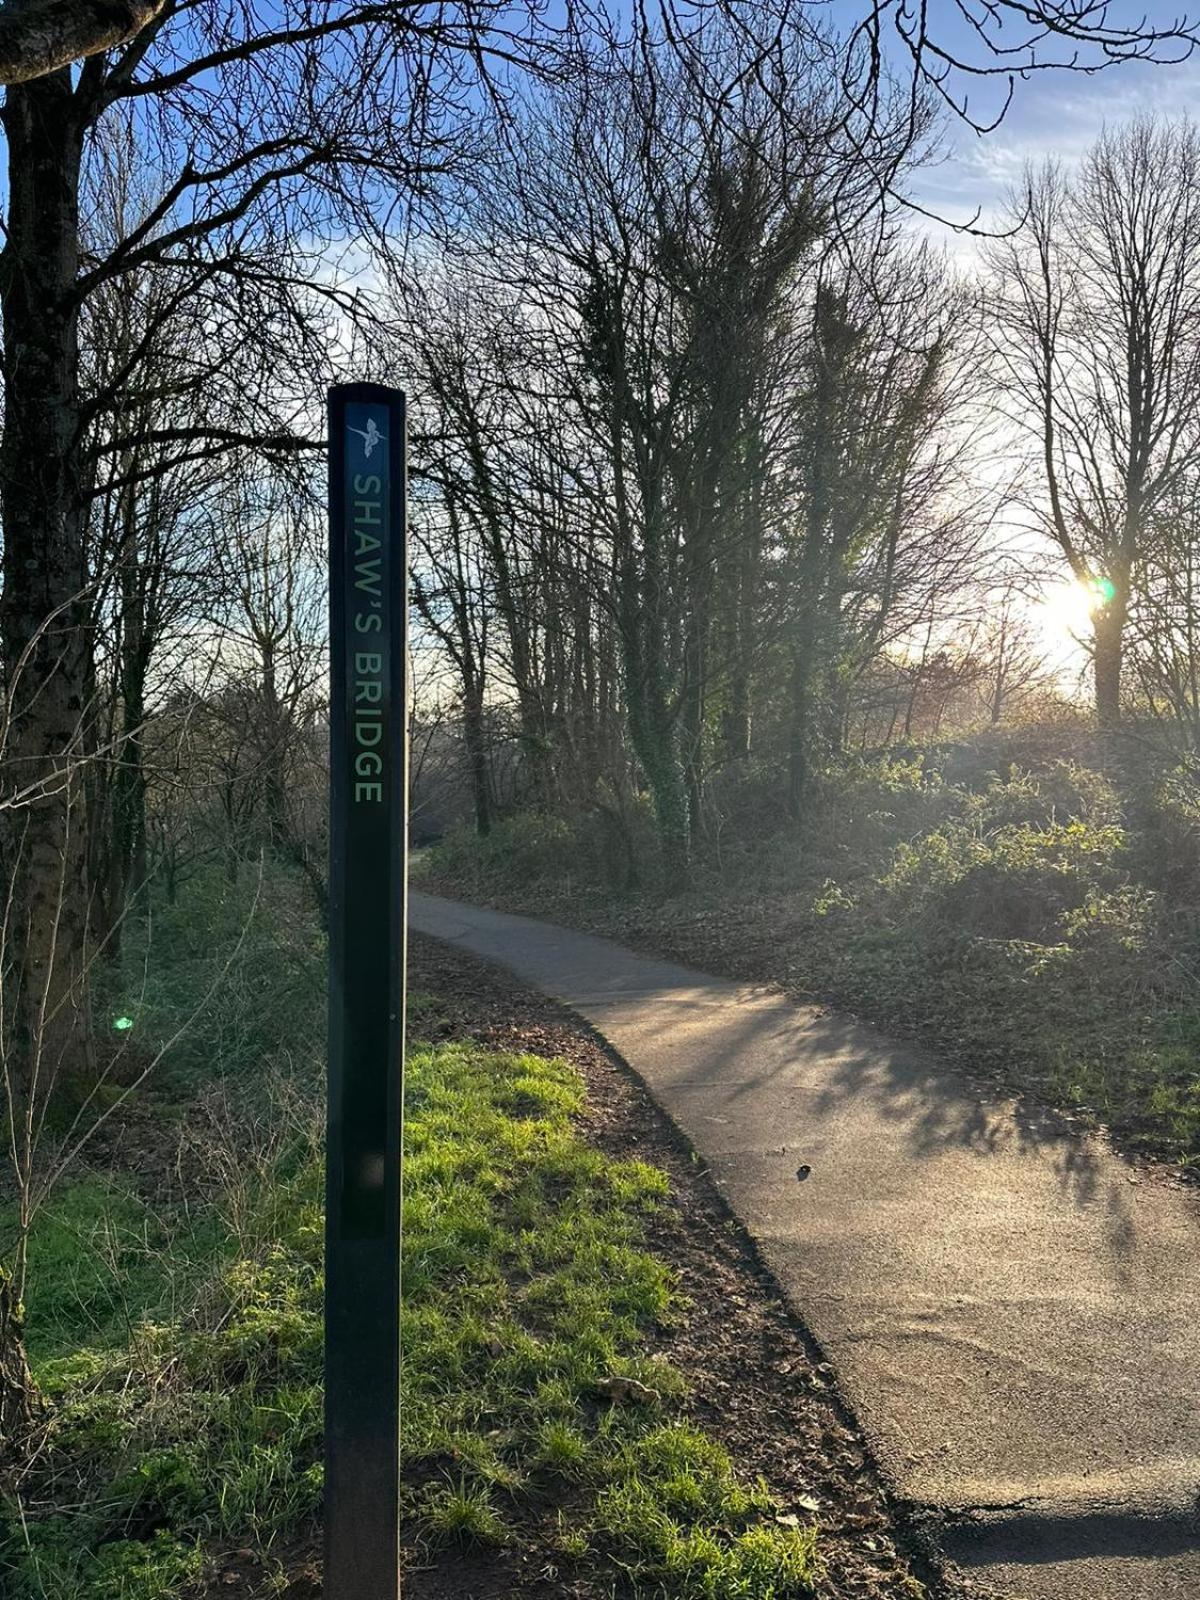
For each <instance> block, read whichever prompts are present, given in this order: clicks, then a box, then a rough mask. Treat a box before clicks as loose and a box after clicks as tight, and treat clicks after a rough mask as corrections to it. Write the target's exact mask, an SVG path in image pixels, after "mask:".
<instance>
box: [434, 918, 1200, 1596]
mask: <svg viewBox="0 0 1200 1600" xmlns="http://www.w3.org/2000/svg"><path fill="white" fill-rule="evenodd" d="M409 920H410V925H411V926H412V927H414V928H415V929H417V930H419V931H420V932H422V933H428V934H433V935H435V936H437V937H439V938H441V939H446V940H451V941H453V942H454V943H456V944H460V945H462V946H463V947H464V948H466V949H468V950H471V951H473V952H474V953H475V954H477V955H479V956H482V957H485V958H487V959H490V960H493V961H497V962H500V963H503V964H504V965H506V966H508V967H509V968H511V969H512V970H513V971H514V972H516V973H517V974H518V975H519V976H520V977H521V978H523V979H525V980H526V981H527V982H530V983H532V984H534V985H536V986H537V987H540V988H542V989H543V990H545V991H546V992H547V993H549V994H552V995H554V996H555V997H557V998H558V999H560V1000H562V1001H564V1002H565V1003H566V1004H567V1005H569V1006H571V1007H572V1008H573V1009H574V1010H575V1011H577V1012H578V1013H580V1015H582V1016H583V1017H585V1018H586V1019H587V1020H588V1021H589V1022H590V1023H592V1025H593V1026H594V1027H595V1028H596V1029H597V1030H598V1031H599V1032H600V1033H601V1034H602V1035H603V1036H604V1037H605V1038H606V1039H607V1040H608V1041H609V1042H610V1043H611V1044H612V1046H613V1047H614V1049H616V1050H617V1051H618V1052H619V1053H620V1054H621V1055H622V1056H623V1057H624V1058H625V1060H626V1061H628V1062H629V1064H630V1065H631V1066H632V1067H633V1068H634V1070H635V1071H636V1072H637V1073H638V1074H639V1075H640V1076H641V1078H642V1079H643V1080H644V1081H645V1083H646V1084H647V1085H648V1087H649V1088H650V1090H651V1091H652V1093H653V1094H654V1096H655V1098H656V1099H657V1100H658V1102H659V1103H660V1105H662V1106H663V1108H664V1109H665V1110H666V1111H667V1112H668V1113H669V1114H670V1116H671V1117H672V1118H673V1119H674V1120H675V1122H676V1123H677V1124H678V1126H679V1127H680V1128H682V1129H683V1131H684V1132H685V1134H686V1135H687V1136H688V1138H689V1139H690V1140H691V1141H692V1143H693V1145H694V1146H695V1148H696V1149H697V1151H698V1152H699V1153H700V1155H701V1156H702V1157H703V1158H704V1159H705V1160H706V1161H707V1162H708V1165H709V1167H710V1168H711V1170H712V1172H713V1174H714V1176H715V1178H716V1180H717V1182H718V1183H719V1184H720V1185H721V1187H722V1189H723V1191H724V1192H725V1194H726V1196H727V1197H728V1200H729V1202H730V1204H731V1206H732V1207H733V1209H734V1211H735V1212H736V1213H737V1214H738V1216H739V1217H740V1218H741V1220H742V1221H743V1222H744V1223H745V1225H746V1227H747V1228H748V1229H749V1231H750V1233H751V1234H752V1235H753V1236H754V1238H755V1239H756V1241H757V1242H758V1245H759V1248H760V1250H761V1252H762V1255H763V1257H764V1259H765V1260H766V1262H767V1263H768V1264H769V1266H770V1267H771V1269H772V1270H773V1272H774V1273H775V1276H776V1278H777V1279H778V1281H779V1283H780V1285H781V1286H782V1287H783V1289H784V1290H785V1291H786V1293H787V1294H788V1296H789V1297H790V1298H791V1300H792V1301H793V1303H794V1304H795V1306H796V1307H797V1309H798V1310H799V1311H800V1312H801V1313H802V1315H803V1316H804V1319H805V1320H806V1322H807V1323H808V1325H809V1327H810V1328H811V1329H812V1330H813V1332H814V1333H815V1334H816V1336H817V1337H818V1338H819V1339H820V1340H821V1342H822V1344H823V1345H824V1346H825V1348H826V1350H827V1351H828V1353H829V1356H830V1359H831V1360H833V1361H834V1362H835V1363H836V1365H837V1368H838V1371H839V1373H840V1375H841V1381H842V1385H843V1388H844V1390H845V1392H846V1395H847V1397H848V1399H850V1401H851V1402H852V1403H853V1405H854V1406H855V1408H856V1410H857V1412H858V1415H859V1417H860V1419H861V1421H862V1423H863V1426H864V1428H865V1429H866V1431H867V1434H868V1436H869V1437H870V1439H871V1442H872V1445H873V1447H874V1449H875V1452H876V1455H877V1458H878V1460H879V1461H880V1464H881V1466H882V1467H883V1470H884V1472H885V1474H886V1475H887V1477H888V1478H889V1480H890V1482H891V1484H892V1487H893V1489H894V1490H895V1492H896V1493H897V1494H898V1495H900V1496H901V1497H902V1498H903V1499H905V1500H907V1501H909V1502H912V1503H913V1504H914V1505H915V1506H917V1507H918V1508H922V1509H924V1508H927V1509H928V1512H929V1514H930V1517H931V1519H933V1521H934V1523H935V1525H937V1526H938V1527H939V1528H940V1529H941V1532H940V1535H939V1539H940V1543H941V1544H942V1547H943V1549H944V1550H945V1551H946V1553H947V1554H948V1555H950V1556H951V1557H952V1558H953V1559H954V1560H955V1561H957V1562H958V1563H960V1565H961V1566H962V1567H963V1568H964V1569H966V1570H967V1571H968V1572H971V1573H973V1574H974V1575H975V1576H976V1577H978V1578H979V1579H980V1580H982V1581H983V1582H985V1583H986V1584H990V1585H994V1586H995V1587H996V1588H997V1589H1000V1590H1001V1591H1002V1592H1003V1593H1004V1594H1005V1595H1013V1596H1023V1597H1026V1600H1169V1597H1174V1596H1186V1597H1188V1600H1197V1597H1200V1520H1198V1519H1197V1516H1196V1510H1197V1494H1198V1491H1200V1207H1198V1206H1197V1204H1196V1201H1195V1199H1194V1197H1193V1196H1192V1195H1190V1194H1188V1193H1186V1192H1181V1191H1180V1190H1179V1189H1177V1188H1176V1187H1174V1186H1173V1185H1172V1183H1171V1182H1170V1181H1169V1180H1168V1179H1167V1178H1165V1177H1159V1176H1157V1175H1153V1174H1146V1173H1144V1172H1142V1171H1140V1170H1136V1169H1134V1168H1133V1167H1131V1166H1129V1165H1128V1164H1127V1163H1125V1162H1124V1161H1123V1160H1122V1159H1121V1158H1120V1157H1119V1156H1117V1155H1115V1154H1114V1153H1113V1152H1112V1151H1111V1150H1110V1149H1109V1148H1108V1147H1107V1146H1106V1145H1105V1144H1104V1143H1103V1142H1102V1141H1100V1140H1098V1139H1095V1138H1092V1137H1078V1138H1075V1137H1064V1136H1062V1135H1061V1134H1059V1133H1056V1132H1055V1131H1053V1128H1052V1126H1051V1124H1050V1123H1049V1121H1046V1122H1042V1121H1040V1120H1039V1119H1038V1118H1037V1117H1034V1116H1030V1115H1028V1114H1024V1113H1021V1112H1020V1111H1018V1110H1017V1109H1015V1108H1014V1107H1013V1106H1012V1105H1009V1104H1006V1103H1001V1102H994V1103H981V1102H980V1100H979V1099H978V1098H977V1097H976V1095H974V1094H973V1093H972V1092H971V1091H970V1090H969V1089H967V1088H966V1087H965V1086H964V1084H963V1083H962V1082H961V1081H960V1080H958V1079H957V1078H956V1077H955V1075H954V1074H953V1072H951V1071H950V1070H948V1069H947V1068H946V1067H945V1066H942V1065H939V1064H938V1063H937V1062H934V1061H931V1060H930V1059H929V1058H927V1057H924V1056H922V1055H921V1054H920V1053H919V1052H917V1051H914V1050H910V1049H906V1048H900V1047H898V1046H897V1045H895V1044H894V1043H892V1042H890V1041H889V1040H888V1039H886V1038H884V1037H883V1036H881V1035H880V1034H878V1033H876V1032H875V1031H874V1030H873V1029H871V1028H868V1027H866V1026H863V1025H861V1024H859V1023H857V1022H852V1021H848V1020H846V1019H842V1018H837V1017H831V1016H829V1015H826V1014H823V1013H821V1012H818V1011H815V1010H812V1009H809V1008H805V1007H801V1006H797V1005H795V1004H793V1003H792V1002H790V1001H788V1000H786V999H783V998H781V997H780V996H779V995H778V994H776V993H774V992H772V991H770V990H767V989H758V988H752V987H748V986H746V985H743V984H737V983H732V982H728V981H725V980H723V979H719V978H712V977H708V976H706V975H705V974H703V973H699V972H692V971H689V970H688V969H687V968H684V967H679V966H675V965H673V964H672V963H669V962H666V961H659V960H655V959H653V958H651V957H648V956H644V955H638V954H635V953H634V952H632V951H630V950H626V949H623V948H622V947H621V946H619V945H616V944H613V943H611V942H610V941H608V940H604V939H598V938H593V937H591V936H589V935H587V934H582V933H575V932H572V931H569V930H567V929H564V928H558V927H553V926H551V925H550V924H548V923H542V922H535V921H531V920H529V919H528V918H524V917H515V916H507V915H503V914H501V913H499V912H495V911H487V910H483V909H481V908H477V907H475V906H468V905H464V904H460V903H457V902H450V901H446V900H439V899H435V898H433V897H431V896H429V895H423V894H413V895H412V896H411V899H410V911H409ZM802 1165H808V1166H810V1167H811V1169H812V1171H811V1175H810V1176H809V1177H808V1178H807V1180H806V1181H803V1182H800V1181H798V1180H797V1176H796V1174H797V1170H798V1168H799V1167H800V1166H802Z"/></svg>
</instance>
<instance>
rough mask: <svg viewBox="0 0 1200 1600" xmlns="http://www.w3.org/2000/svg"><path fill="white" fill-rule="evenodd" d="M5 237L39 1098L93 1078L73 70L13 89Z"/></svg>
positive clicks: (24, 1035)
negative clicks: (84, 763)
mask: <svg viewBox="0 0 1200 1600" xmlns="http://www.w3.org/2000/svg"><path fill="white" fill-rule="evenodd" d="M3 118H4V125H5V129H6V133H7V137H8V157H9V166H8V186H9V214H8V229H9V231H8V241H7V243H6V245H5V248H4V252H3V257H2V258H0V281H2V283H3V289H4V296H3V299H4V310H3V323H4V358H5V370H6V373H7V377H8V385H7V394H6V399H5V403H6V414H5V427H4V436H3V443H2V445H0V513H2V516H3V524H4V567H3V571H4V592H3V602H2V605H0V651H2V655H3V668H4V680H5V689H6V693H7V699H8V706H9V714H10V717H11V722H10V726H9V729H8V739H7V744H6V748H5V750H4V766H5V772H4V784H3V786H4V789H5V791H6V793H7V794H8V795H9V796H13V795H18V794H21V793H22V792H23V791H27V790H28V789H29V786H31V785H32V786H33V790H34V792H33V793H32V794H31V795H30V796H29V798H28V800H27V801H25V802H24V803H21V804H19V805H18V806H17V807H16V808H15V809H13V810H11V811H10V812H9V813H8V817H7V826H6V828H5V831H4V849H5V857H6V860H5V863H4V864H5V867H6V869H7V873H8V874H9V875H10V881H11V883H12V886H13V918H12V922H11V923H10V927H9V948H8V950H7V951H6V952H5V954H6V956H7V957H8V958H9V961H8V966H9V972H8V978H9V980H10V982H11V984H12V989H11V1005H10V1007H9V1017H10V1018H11V1031H10V1035H9V1037H8V1038H7V1039H6V1040H5V1041H4V1044H5V1046H6V1048H7V1049H8V1050H9V1052H10V1061H12V1063H13V1064H14V1066H15V1069H16V1077H17V1081H18V1083H23V1084H24V1085H25V1086H26V1088H27V1089H29V1090H31V1091H33V1092H36V1093H37V1094H38V1096H39V1098H40V1097H41V1096H42V1095H44V1094H46V1093H48V1092H49V1091H50V1089H51V1088H52V1087H53V1086H54V1085H55V1083H62V1082H64V1081H65V1080H69V1079H72V1078H74V1079H77V1080H79V1081H80V1082H82V1081H84V1080H85V1079H86V1078H87V1077H89V1076H90V1071H91V1049H90V1045H91V1026H90V1017H89V1004H88V982H87V967H88V888H87V874H86V843H87V840H86V828H85V824H84V815H83V810H84V808H83V781H82V772H81V770H80V765H81V761H82V758H83V755H84V753H85V750H86V739H85V734H86V729H85V716H86V712H87V699H88V693H87V689H88V684H89V681H90V674H89V670H88V662H89V652H90V636H89V630H88V608H87V606H86V605H85V603H84V589H85V584H86V577H85V570H84V494H83V482H82V463H81V456H80V405H79V373H78V329H77V306H76V300H75V279H76V274H77V269H78V235H79V202H78V194H79V169H80V157H81V150H82V130H81V128H80V125H79V118H78V115H77V112H76V109H75V106H74V104H73V98H72V87H71V73H70V70H69V69H68V70H65V71H63V72H58V73H54V74H53V75H51V76H50V77H47V78H43V79H40V80H37V81H35V82H31V83H27V84H22V85H19V86H15V87H11V88H10V89H9V90H8V96H7V100H6V103H5V106H4V110H3Z"/></svg>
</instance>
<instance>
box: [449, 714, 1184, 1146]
mask: <svg viewBox="0 0 1200 1600" xmlns="http://www.w3.org/2000/svg"><path fill="white" fill-rule="evenodd" d="M1198 794H1200V788H1198V787H1197V783H1196V777H1195V774H1194V772H1193V771H1192V770H1191V769H1190V768H1188V767H1178V766H1175V765H1173V764H1172V762H1171V761H1170V760H1168V759H1166V758H1164V757H1162V756H1160V755H1158V754H1157V753H1155V752H1154V751H1153V750H1150V751H1149V752H1147V750H1146V749H1144V748H1142V747H1140V746H1139V747H1136V748H1134V747H1130V748H1127V749H1126V750H1125V752H1124V753H1123V755H1122V757H1121V759H1120V760H1119V761H1114V760H1112V759H1106V760H1105V761H1104V762H1103V763H1101V761H1100V759H1099V756H1098V754H1097V752H1096V750H1095V748H1094V747H1093V746H1092V744H1091V742H1090V741H1089V740H1088V739H1087V738H1086V737H1084V736H1082V735H1079V734H1075V735H1071V736H1070V737H1068V735H1067V734H1065V733H1064V732H1063V730H1061V729H1046V730H1026V731H1024V732H1020V733H1015V734H1005V735H993V736H989V737H985V738H980V739H977V740H973V741H967V742H962V743H958V744H946V745H940V746H937V747H931V748H928V749H924V750H914V751H909V752H906V753H903V754H891V755H888V756H884V757H881V758H878V759H872V760H857V761H847V762H845V763H843V764H842V765H840V766H838V767H837V768H835V769H831V770H829V771H827V772H825V773H823V774H821V776H820V777H819V778H818V780H817V781H816V783H815V784H814V787H813V791H812V793H811V796H810V800H809V805H808V809H807V812H806V815H805V818H804V821H803V822H802V823H801V824H799V825H792V824H788V823H786V822H785V821H784V820H783V819H781V817H780V815H779V812H778V807H777V806H775V805H773V804H772V802H771V790H770V788H769V786H768V785H767V784H766V783H765V781H764V782H760V781H759V780H757V779H756V778H755V777H754V776H753V775H751V776H749V777H746V778H745V779H743V780H742V781H741V782H740V784H738V785H736V786H731V785H726V787H725V788H724V790H723V791H721V792H719V793H718V794H717V795H715V797H714V807H713V814H712V817H711V818H710V826H709V831H708V834H707V835H706V837H705V839H704V840H703V841H701V846H700V850H699V855H698V861H697V866H696V871H695V877H694V882H693V884H692V886H691V888H690V889H689V891H688V892H687V893H686V894H683V895H677V896H675V897H672V898H668V897H664V896H663V895H662V894H660V893H658V892H657V891H656V888H655V885H654V878H653V862H652V856H651V854H650V852H649V849H648V834H647V832H646V830H645V823H644V819H642V820H641V821H635V824H634V827H633V828H632V829H631V830H630V832H631V838H632V839H633V841H634V843H635V844H636V846H637V849H638V852H639V853H640V860H641V865H640V877H641V886H640V887H635V888H633V889H623V890H620V891H617V890H615V889H614V888H613V887H612V882H611V877H610V875H609V874H608V872H607V871H606V865H607V864H606V858H605V854H604V851H603V849H602V848H601V845H600V841H601V839H602V837H603V834H602V833H601V831H600V830H599V829H598V828H597V826H596V823H595V821H594V819H591V818H587V817H583V818H579V819H575V820H573V821H564V820H559V819H549V818H540V819H530V818H514V819H512V820H511V821H510V822H508V823H506V824H502V825H501V827H500V828H498V829H497V830H495V831H494V832H493V834H492V836H491V837H490V838H489V839H487V840H485V841H475V840H473V839H471V838H470V837H469V836H468V835H466V834H459V835H456V836H453V837H451V838H449V839H448V840H446V841H445V842H444V843H443V844H441V845H439V846H438V847H436V848H435V849H434V850H433V851H432V852H431V853H430V855H429V858H428V863H427V866H426V868H425V873H426V878H425V881H426V882H427V883H428V884H429V886H430V887H433V888H441V889H443V890H445V891H446V892H449V893H453V894H460V895H463V896H464V897H466V898H478V899H481V900H485V901H490V902H492V903H496V904H503V905H508V906H511V907H513V908H516V909H522V910H526V911H531V912H535V913H536V912H541V913H543V914H546V915H550V916H558V917H560V918H561V919H564V920H569V921H575V922H578V923H582V924H585V925H587V926H589V927H592V928H595V929H597V930H599V931H604V932H608V933H611V934H612V935H614V936H616V937H620V938H624V939H625V940H626V941H631V942H634V943H640V944H642V945H644V946H646V947H649V948H654V949H657V950H661V951H664V952H668V953H673V954H675V955H677V956H679V957H681V958H682V959H685V960H687V961H690V962H692V963H694V964H696V965H700V966H705V967H708V968H709V969H711V970H714V971H717V972H727V973H730V974H732V975H734V976H738V977H746V978H752V979H757V980H760V981H761V980H767V981H774V982H777V983H779V984H781V985H783V986H784V987H785V988H787V989H788V990H789V991H790V992H792V993H793V994H795V995H797V996H798V997H800V998H803V999H815V1000H819V1001H823V1002H828V1003H832V1004H834V1005H836V1006H839V1007H842V1008H845V1009H848V1010H851V1011H854V1012H856V1013H858V1014H861V1015H864V1016H866V1017H869V1018H870V1019H872V1020H873V1021H875V1022H877V1023H879V1024H880V1025H882V1026H883V1027H885V1028H890V1029H894V1030H899V1031H902V1032H904V1033H907V1034H909V1035H912V1036H915V1037H917V1038H919V1039H922V1040H924V1041H926V1042H928V1043H930V1044H932V1045H933V1046H935V1047H936V1048H938V1049H939V1050H941V1051H943V1052H945V1053H946V1054H947V1055H948V1056H949V1057H950V1059H952V1060H953V1061H955V1062H956V1063H957V1064H959V1065H960V1066H962V1067H965V1068H966V1069H967V1070H968V1071H970V1072H974V1073H977V1074H980V1075H982V1076H983V1077H984V1078H985V1079H987V1080H988V1081H991V1082H997V1083H1000V1084H1003V1085H1004V1086H1006V1087H1008V1088H1011V1089H1014V1090H1015V1091H1017V1092H1030V1093H1032V1094H1034V1095H1036V1096H1038V1097H1039V1098H1042V1099H1046V1100H1049V1101H1051V1102H1053V1103H1055V1104H1057V1105H1060V1106H1063V1107H1067V1108H1069V1109H1073V1110H1076V1111H1079V1112H1080V1113H1081V1114H1083V1115H1085V1116H1087V1117H1093V1118H1096V1119H1098V1120H1100V1121H1102V1122H1104V1123H1107V1124H1108V1125H1109V1126H1111V1127H1112V1128H1113V1130H1114V1132H1115V1133H1116V1134H1117V1135H1118V1137H1119V1138H1120V1139H1121V1140H1122V1141H1123V1142H1125V1143H1126V1144H1127V1145H1128V1146H1132V1147H1135V1148H1141V1149H1144V1150H1147V1151H1152V1152H1154V1153H1157V1154H1162V1155H1165V1156H1167V1157H1169V1158H1170V1159H1173V1160H1177V1161H1181V1162H1184V1163H1190V1164H1195V1163H1197V1162H1198V1161H1200V1070H1198V1069H1197V1066H1196V1060H1197V1046H1198V1045H1200V931H1198V930H1200V800H1198V799H1197V795H1198Z"/></svg>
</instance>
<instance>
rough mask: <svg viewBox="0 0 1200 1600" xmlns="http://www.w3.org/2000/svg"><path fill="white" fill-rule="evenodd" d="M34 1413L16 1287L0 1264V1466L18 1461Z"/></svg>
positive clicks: (34, 1393)
mask: <svg viewBox="0 0 1200 1600" xmlns="http://www.w3.org/2000/svg"><path fill="white" fill-rule="evenodd" d="M37 1412H38V1395H37V1388H36V1386H35V1385H34V1381H33V1376H32V1374H31V1373H30V1371H29V1362H28V1360H27V1359H26V1356H25V1329H24V1326H23V1323H22V1320H21V1307H20V1305H19V1304H18V1300H17V1293H16V1286H15V1284H14V1283H13V1280H12V1278H11V1277H9V1275H8V1273H7V1272H5V1271H4V1269H3V1267H0V1467H11V1466H12V1465H13V1464H15V1463H18V1462H19V1461H20V1460H21V1457H22V1454H23V1447H24V1444H25V1441H26V1440H27V1439H28V1437H29V1433H30V1431H31V1429H32V1427H33V1424H34V1422H35V1420H36V1418H37Z"/></svg>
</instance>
